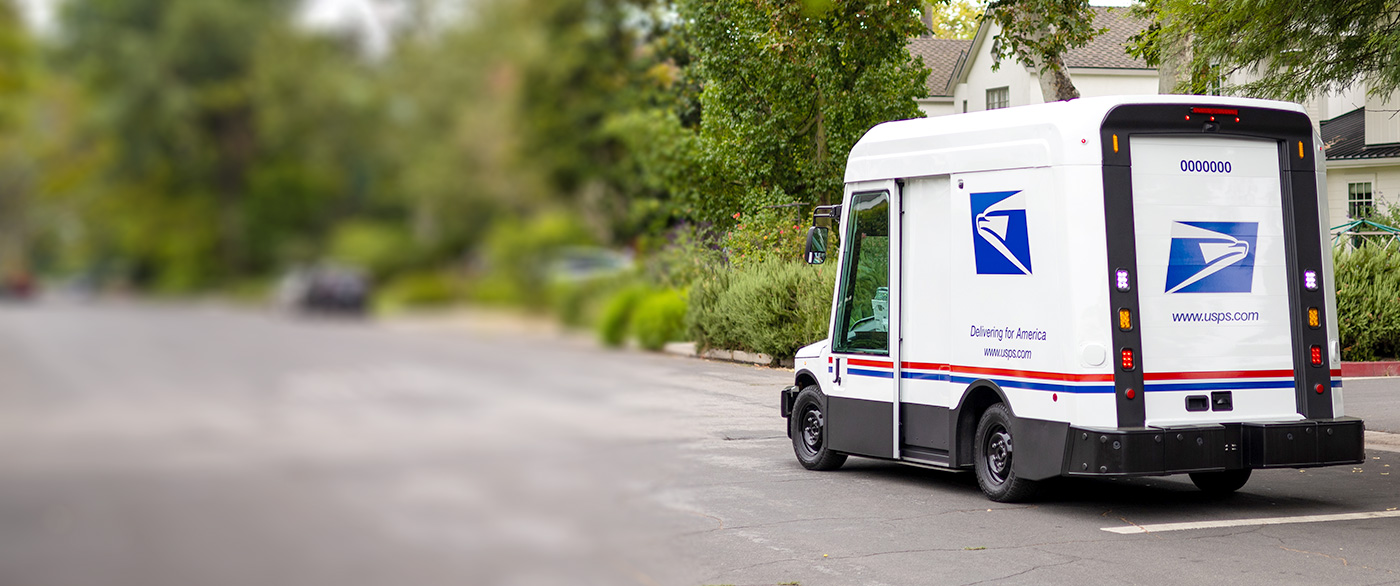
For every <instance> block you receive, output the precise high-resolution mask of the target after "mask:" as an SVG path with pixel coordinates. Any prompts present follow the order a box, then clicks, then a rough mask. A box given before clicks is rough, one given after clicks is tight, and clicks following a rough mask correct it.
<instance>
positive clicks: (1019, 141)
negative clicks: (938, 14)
mask: <svg viewBox="0 0 1400 586" xmlns="http://www.w3.org/2000/svg"><path fill="white" fill-rule="evenodd" d="M1123 104H1188V105H1193V106H1225V107H1229V106H1243V107H1254V108H1273V109H1277V110H1286V111H1292V112H1298V113H1303V114H1306V112H1305V111H1304V110H1303V107H1302V106H1300V105H1298V104H1295V103H1292V102H1279V101H1274V100H1258V99H1253V98H1232V97H1224V96H1194V95H1160V96H1152V95H1148V96H1105V97H1099V98H1082V99H1078V100H1070V101H1066V102H1051V103H1048V104H1036V105H1032V106H1017V107H1014V108H1001V109H997V110H987V111H983V112H970V113H967V114H955V115H952V116H939V117H935V118H921V119H915V120H899V121H895V122H886V123H884V124H880V125H878V126H876V127H874V128H872V129H870V131H869V132H867V133H865V136H863V137H861V139H860V141H859V142H857V143H856V145H855V147H853V148H852V149H851V155H850V158H849V159H848V160H847V163H846V182H847V183H852V182H856V181H875V180H881V179H897V178H907V177H926V176H930V175H945V174H949V173H965V172H973V171H987V170H993V169H1020V168H1028V167H1046V166H1051V165H1098V164H1100V163H1102V160H1103V159H1102V156H1101V154H1100V153H1102V151H1101V148H1100V141H1099V127H1100V126H1101V125H1102V123H1103V120H1104V117H1106V116H1107V115H1108V112H1109V111H1110V110H1112V109H1113V108H1114V107H1116V106H1120V105H1123Z"/></svg>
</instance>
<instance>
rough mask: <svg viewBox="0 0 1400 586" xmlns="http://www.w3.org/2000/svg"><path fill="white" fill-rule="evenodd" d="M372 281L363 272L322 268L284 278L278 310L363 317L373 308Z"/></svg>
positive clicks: (280, 284)
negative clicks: (370, 298) (371, 301)
mask: <svg viewBox="0 0 1400 586" xmlns="http://www.w3.org/2000/svg"><path fill="white" fill-rule="evenodd" d="M369 293H370V285H369V278H368V277H366V276H365V274H364V273H363V272H362V271H359V270H356V269H353V268H348V267H341V266H334V265H318V266H314V267H310V268H302V269H294V270H292V271H290V272H288V273H287V274H286V275H285V276H283V277H282V280H281V282H279V283H278V285H277V291H276V293H275V295H276V297H275V299H274V300H273V302H274V304H275V305H276V306H277V308H278V309H282V310H284V311H294V312H325V313H342V314H354V315H360V314H363V313H364V312H365V310H366V309H367V308H368V307H369Z"/></svg>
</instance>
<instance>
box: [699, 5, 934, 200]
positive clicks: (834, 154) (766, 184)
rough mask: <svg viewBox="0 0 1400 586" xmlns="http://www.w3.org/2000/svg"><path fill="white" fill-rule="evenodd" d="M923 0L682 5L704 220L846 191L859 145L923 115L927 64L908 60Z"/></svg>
mask: <svg viewBox="0 0 1400 586" xmlns="http://www.w3.org/2000/svg"><path fill="white" fill-rule="evenodd" d="M919 8H920V4H919V2H915V1H910V0H891V1H889V2H865V1H860V0H830V1H816V0H812V1H808V2H802V3H799V2H789V1H786V0H759V1H756V2H755V1H752V0H718V1H715V0H682V1H681V2H679V3H678V9H679V13H680V15H681V17H682V18H683V19H684V22H685V31H686V34H687V35H688V38H689V40H690V43H691V45H690V47H691V51H692V53H693V56H694V59H695V61H694V65H693V67H694V69H695V75H696V76H697V77H699V78H701V79H703V80H704V89H703V92H702V94H701V98H700V103H701V108H702V112H703V118H702V122H701V126H700V133H699V145H698V147H697V148H698V157H697V165H698V170H697V173H698V177H697V189H695V190H694V191H693V192H692V193H691V194H690V198H689V203H690V205H691V206H692V207H693V209H694V210H695V211H696V213H697V214H699V216H700V217H702V218H705V219H710V220H723V219H724V218H727V217H729V215H730V213H732V212H735V211H738V210H754V209H756V208H760V207H763V206H769V205H782V204H788V203H790V202H802V203H809V204H810V203H819V202H820V203H825V202H830V201H832V200H834V199H838V198H839V197H840V195H841V184H842V182H841V170H842V167H844V163H845V159H846V156H847V155H848V154H849V152H850V150H851V147H852V146H854V145H855V143H856V141H857V140H859V139H860V137H861V136H862V135H863V134H864V133H865V132H866V131H867V130H868V129H869V128H870V127H872V126H874V125H875V124H878V123H880V122H884V121H888V120H898V119H904V118H916V117H921V116H922V114H921V113H920V111H919V110H918V108H917V107H916V105H915V103H914V99H915V98H918V97H923V96H925V95H927V88H926V87H925V86H924V79H925V78H926V77H927V76H928V69H927V68H926V67H923V66H921V65H920V64H919V63H918V62H916V61H913V60H912V59H911V58H910V57H909V53H908V51H907V50H906V49H905V44H906V42H907V39H909V38H910V37H912V36H915V35H917V34H919V33H920V32H921V30H922V23H920V21H919V18H918V10H919Z"/></svg>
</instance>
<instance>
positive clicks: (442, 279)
mask: <svg viewBox="0 0 1400 586" xmlns="http://www.w3.org/2000/svg"><path fill="white" fill-rule="evenodd" d="M461 297H462V285H461V282H460V281H459V280H458V279H457V278H456V277H455V276H453V275H451V274H448V273H440V272H439V273H433V272H430V273H408V274H405V275H400V276H398V277H396V278H394V279H393V280H392V281H389V283H388V284H387V285H385V286H383V287H381V288H380V289H379V291H377V292H375V295H374V306H375V309H376V310H379V311H397V310H401V309H406V308H410V307H434V306H442V305H447V304H450V303H453V302H455V301H457V300H459V299H461Z"/></svg>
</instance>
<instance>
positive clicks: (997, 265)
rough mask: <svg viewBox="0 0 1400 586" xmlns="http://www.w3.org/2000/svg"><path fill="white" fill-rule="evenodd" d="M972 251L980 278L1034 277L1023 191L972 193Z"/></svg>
mask: <svg viewBox="0 0 1400 586" xmlns="http://www.w3.org/2000/svg"><path fill="white" fill-rule="evenodd" d="M970 195H971V203H972V251H973V255H974V256H975V257H976V259H977V274H979V275H1029V274H1031V239H1030V235H1029V233H1027V231H1026V196H1025V194H1023V193H1021V192H1020V191H994V192H989V193H973V194H970Z"/></svg>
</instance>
